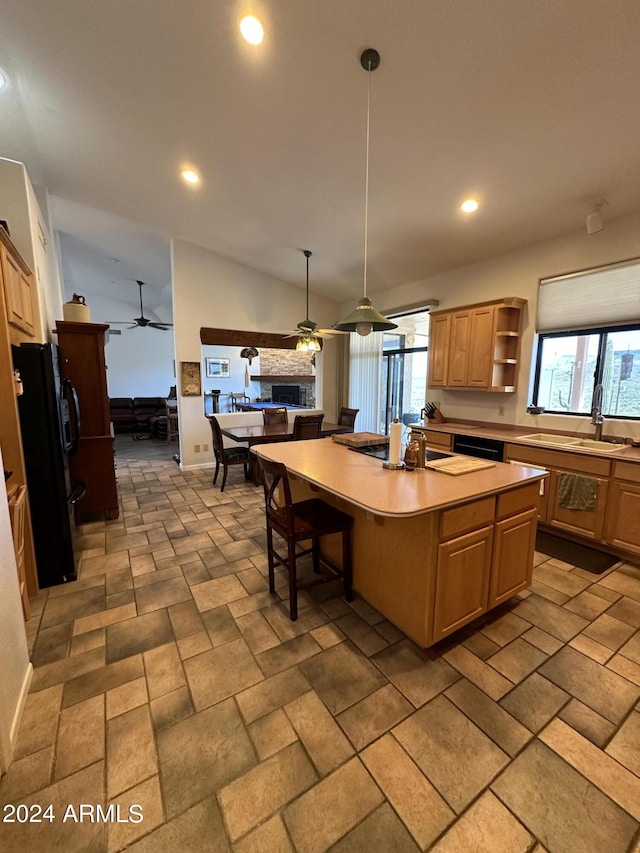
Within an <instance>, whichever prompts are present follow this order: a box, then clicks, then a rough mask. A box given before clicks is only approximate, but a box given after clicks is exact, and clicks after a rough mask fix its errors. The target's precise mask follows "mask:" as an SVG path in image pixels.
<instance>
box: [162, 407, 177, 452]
mask: <svg viewBox="0 0 640 853" xmlns="http://www.w3.org/2000/svg"><path fill="white" fill-rule="evenodd" d="M164 411H165V415H166V418H167V444H171V442H172V441H173V439H174V438H178V435H179V432H178V407H177V405H176V406H170V405H169V403H168V402H167V400H165V401H164Z"/></svg>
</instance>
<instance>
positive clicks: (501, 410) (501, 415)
mask: <svg viewBox="0 0 640 853" xmlns="http://www.w3.org/2000/svg"><path fill="white" fill-rule="evenodd" d="M498 415H499V416H500V417H501V418H503V417H504V406H500V407H499V408H498Z"/></svg>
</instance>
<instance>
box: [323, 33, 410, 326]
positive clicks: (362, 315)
mask: <svg viewBox="0 0 640 853" xmlns="http://www.w3.org/2000/svg"><path fill="white" fill-rule="evenodd" d="M360 65H362V67H363V68H364V70H365V71H366V72H367V74H368V86H367V147H366V157H365V181H364V274H363V283H364V294H363V296H362V298H361V299H359V300H358V305H357V307H356V309H355V311H352V312H351V314H349V316H348V317H345V318H344V320H343V321H342V322H341V323H334V325H333V328H334V329H336V330H337V331H339V332H357V334H359V335H363V336H365V335H369V334H371V332H386V331H389V330H390V329H397V328H398V326H397V324H396V323H391V322H390V321H389V320H387V318H386V317H383V316H382V314H379V313H378V312H377V311H376V310H375V308H374V307H373V305H372V304H371V300H370V299H368V298H367V241H368V230H369V126H370V117H371V72H372V71H375V70H376V68H377V67H378V66H379V65H380V54H379V53H378V51H377V50H374V49H373V48H367V50H365V51H364V52H363V54H362V56H361V57H360Z"/></svg>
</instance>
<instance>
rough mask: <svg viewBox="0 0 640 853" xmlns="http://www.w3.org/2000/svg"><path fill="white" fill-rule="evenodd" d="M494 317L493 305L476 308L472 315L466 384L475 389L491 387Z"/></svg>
mask: <svg viewBox="0 0 640 853" xmlns="http://www.w3.org/2000/svg"><path fill="white" fill-rule="evenodd" d="M494 315H495V308H494V306H493V305H486V306H484V307H482V308H476V309H475V310H474V311H473V313H472V314H471V334H470V338H469V360H468V366H467V383H466V384H467V385H469V386H472V387H474V388H488V387H489V386H490V385H491V376H492V373H493V350H494V329H493V322H494Z"/></svg>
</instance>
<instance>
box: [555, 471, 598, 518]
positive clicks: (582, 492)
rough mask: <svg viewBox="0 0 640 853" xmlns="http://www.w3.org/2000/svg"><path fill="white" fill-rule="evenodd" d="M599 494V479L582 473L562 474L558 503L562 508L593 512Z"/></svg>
mask: <svg viewBox="0 0 640 853" xmlns="http://www.w3.org/2000/svg"><path fill="white" fill-rule="evenodd" d="M597 496H598V481H597V480H596V479H595V478H594V477H583V476H582V475H581V474H560V481H559V483H558V505H559V506H560V507H561V508H562V509H579V510H586V511H587V512H593V511H594V510H595V508H596V498H597Z"/></svg>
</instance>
